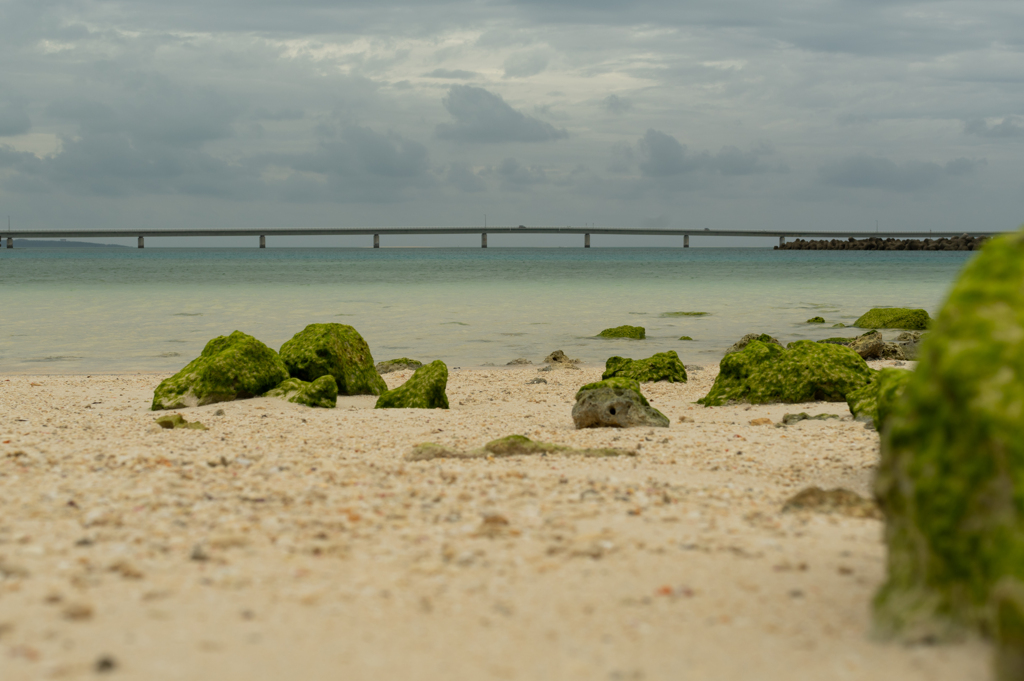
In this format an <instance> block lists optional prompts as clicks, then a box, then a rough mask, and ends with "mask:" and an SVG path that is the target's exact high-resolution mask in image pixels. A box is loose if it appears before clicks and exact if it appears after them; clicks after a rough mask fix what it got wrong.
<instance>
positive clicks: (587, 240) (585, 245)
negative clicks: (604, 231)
mask: <svg viewBox="0 0 1024 681" xmlns="http://www.w3.org/2000/svg"><path fill="white" fill-rule="evenodd" d="M583 248H590V235H589V234H584V235H583Z"/></svg>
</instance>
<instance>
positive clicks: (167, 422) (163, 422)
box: [155, 414, 206, 430]
mask: <svg viewBox="0 0 1024 681" xmlns="http://www.w3.org/2000/svg"><path fill="white" fill-rule="evenodd" d="M155 423H156V424H157V425H158V426H160V427H161V428H166V429H168V430H171V429H173V428H189V429H191V430H206V426H204V425H203V424H201V423H200V422H199V421H192V422H189V421H186V420H185V418H184V417H183V416H182V415H181V414H168V415H167V416H161V417H160V418H158V419H156V421H155Z"/></svg>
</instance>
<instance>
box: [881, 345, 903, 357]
mask: <svg viewBox="0 0 1024 681" xmlns="http://www.w3.org/2000/svg"><path fill="white" fill-rule="evenodd" d="M906 358H907V355H906V353H904V352H903V346H902V345H900V344H899V343H885V344H883V345H882V359H906Z"/></svg>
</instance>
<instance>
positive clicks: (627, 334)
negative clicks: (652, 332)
mask: <svg viewBox="0 0 1024 681" xmlns="http://www.w3.org/2000/svg"><path fill="white" fill-rule="evenodd" d="M597 336H598V338H632V339H633V340H643V339H645V338H647V329H645V328H644V327H642V326H629V325H628V324H626V325H624V326H616V327H614V328H611V329H605V330H604V331H602V332H601V333H599V334H597Z"/></svg>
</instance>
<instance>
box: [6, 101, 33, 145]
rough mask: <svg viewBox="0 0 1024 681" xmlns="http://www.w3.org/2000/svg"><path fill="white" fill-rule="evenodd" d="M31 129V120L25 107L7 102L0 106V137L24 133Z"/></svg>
mask: <svg viewBox="0 0 1024 681" xmlns="http://www.w3.org/2000/svg"><path fill="white" fill-rule="evenodd" d="M31 129H32V121H31V119H29V117H28V114H27V113H25V109H23V108H22V107H19V106H14V105H12V104H9V105H7V106H5V107H3V108H0V137H14V136H15V135H24V134H25V133H26V132H28V131H29V130H31Z"/></svg>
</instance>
